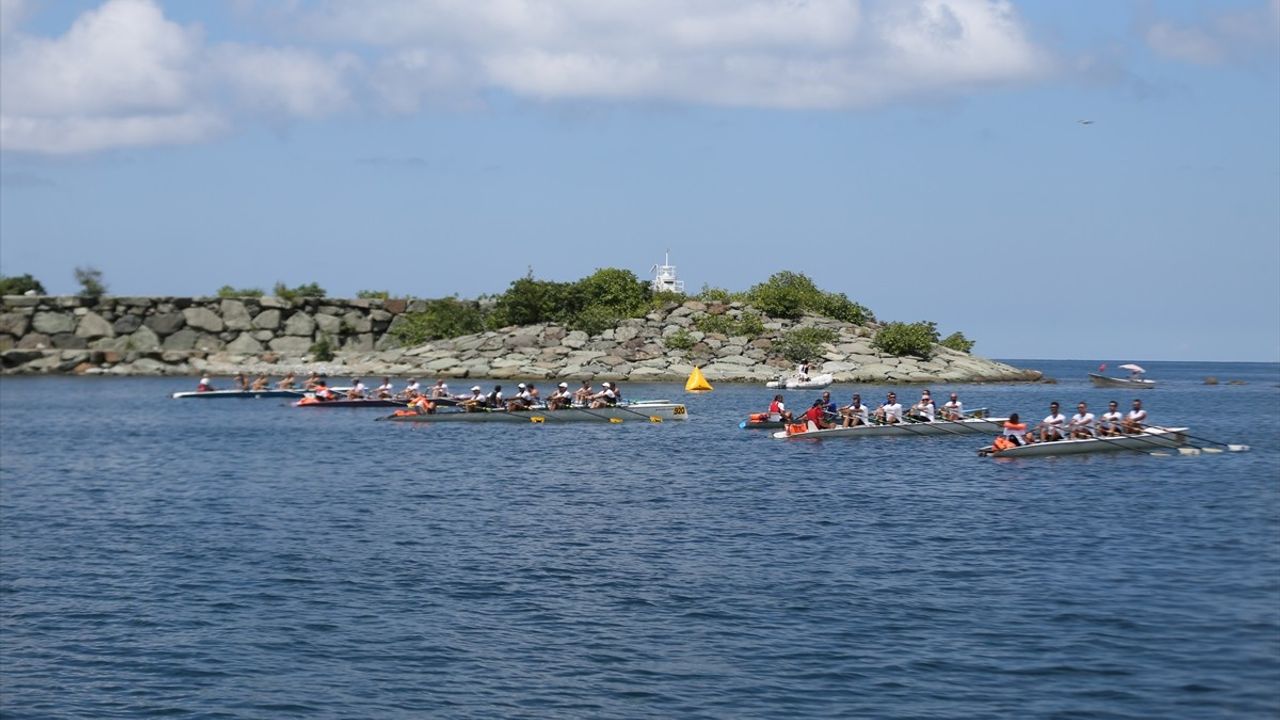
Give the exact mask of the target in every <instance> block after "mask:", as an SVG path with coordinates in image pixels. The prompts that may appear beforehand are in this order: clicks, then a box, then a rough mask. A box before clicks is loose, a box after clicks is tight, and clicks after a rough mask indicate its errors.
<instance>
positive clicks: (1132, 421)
mask: <svg viewBox="0 0 1280 720" xmlns="http://www.w3.org/2000/svg"><path fill="white" fill-rule="evenodd" d="M1146 426H1147V411H1146V410H1143V409H1142V401H1141V400H1137V399H1135V400H1134V401H1133V409H1132V410H1130V411H1129V412H1127V413H1125V416H1124V431H1125V432H1126V433H1128V434H1130V435H1136V434H1138V433H1141V432H1142V429H1143V428H1144V427H1146Z"/></svg>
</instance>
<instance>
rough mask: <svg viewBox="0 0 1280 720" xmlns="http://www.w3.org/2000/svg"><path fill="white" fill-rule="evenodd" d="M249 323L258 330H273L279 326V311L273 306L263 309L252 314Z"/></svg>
mask: <svg viewBox="0 0 1280 720" xmlns="http://www.w3.org/2000/svg"><path fill="white" fill-rule="evenodd" d="M250 324H251V325H253V327H254V328H256V329H258V330H275V329H277V328H279V327H280V311H279V310H276V309H275V308H271V309H269V310H263V311H262V312H260V313H258V314H257V315H255V316H253V320H251V321H250Z"/></svg>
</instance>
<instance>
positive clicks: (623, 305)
mask: <svg viewBox="0 0 1280 720" xmlns="http://www.w3.org/2000/svg"><path fill="white" fill-rule="evenodd" d="M574 286H575V290H576V291H577V293H578V294H579V295H580V297H581V299H582V305H583V307H582V309H583V310H586V309H587V308H592V307H596V308H604V309H607V310H611V311H613V312H614V313H616V314H617V315H620V316H622V317H640V316H643V315H644V314H645V313H646V312H648V311H649V301H650V298H651V297H652V295H653V289H652V288H651V287H650V286H649V283H646V282H644V281H643V280H640V279H639V278H637V277H636V274H635V273H633V272H631V271H630V270H619V269H617V268H602V269H600V270H597V271H595V272H594V273H592V274H590V275H588V276H587V277H584V278H582V279H581V280H579V281H578V282H576V283H574Z"/></svg>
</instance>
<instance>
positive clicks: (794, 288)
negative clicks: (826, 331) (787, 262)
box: [747, 270, 822, 320]
mask: <svg viewBox="0 0 1280 720" xmlns="http://www.w3.org/2000/svg"><path fill="white" fill-rule="evenodd" d="M747 298H748V300H749V302H750V303H751V304H752V305H754V306H756V308H757V309H759V310H761V311H762V312H764V314H765V315H768V316H770V317H779V318H789V319H791V320H796V319H798V318H799V317H800V316H801V315H803V314H804V312H805V310H816V309H818V308H819V307H821V305H822V291H821V290H819V289H818V288H817V286H815V285H814V284H813V281H812V280H810V279H809V277H808V276H806V275H803V274H801V273H794V272H791V271H789V270H784V271H782V272H779V273H774V274H773V275H771V276H769V279H768V280H767V281H765V282H763V283H760V284H759V285H755V286H753V287H752V288H751V289H750V290H748V291H747Z"/></svg>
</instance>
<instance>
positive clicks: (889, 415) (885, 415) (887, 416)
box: [875, 393, 902, 425]
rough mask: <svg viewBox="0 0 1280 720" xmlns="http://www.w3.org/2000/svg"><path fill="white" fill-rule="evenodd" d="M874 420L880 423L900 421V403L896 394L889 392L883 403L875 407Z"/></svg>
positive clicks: (890, 423) (888, 423)
mask: <svg viewBox="0 0 1280 720" xmlns="http://www.w3.org/2000/svg"><path fill="white" fill-rule="evenodd" d="M875 417H876V422H877V423H879V424H881V425H892V424H894V423H900V422H902V405H901V404H899V403H898V396H897V395H896V394H894V393H889V395H888V396H887V397H886V398H885V401H884V404H883V405H881V406H880V407H878V408H876V415H875Z"/></svg>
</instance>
